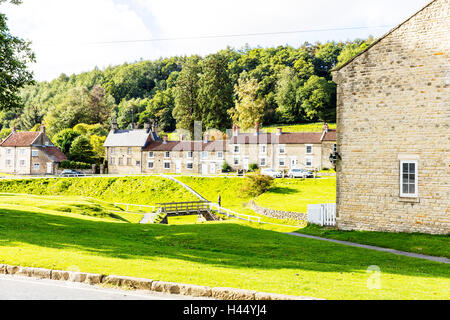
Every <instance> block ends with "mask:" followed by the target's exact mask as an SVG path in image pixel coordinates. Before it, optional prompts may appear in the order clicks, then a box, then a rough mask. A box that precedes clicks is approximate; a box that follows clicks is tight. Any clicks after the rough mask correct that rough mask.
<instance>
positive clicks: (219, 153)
mask: <svg viewBox="0 0 450 320" xmlns="http://www.w3.org/2000/svg"><path fill="white" fill-rule="evenodd" d="M217 158H219V159H223V152H222V151H217Z"/></svg>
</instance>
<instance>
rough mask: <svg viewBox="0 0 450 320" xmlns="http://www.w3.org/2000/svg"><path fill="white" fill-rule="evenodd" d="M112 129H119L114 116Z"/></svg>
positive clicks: (114, 130)
mask: <svg viewBox="0 0 450 320" xmlns="http://www.w3.org/2000/svg"><path fill="white" fill-rule="evenodd" d="M111 130H113V132H116V130H117V121H116V118H113V119H112V121H111Z"/></svg>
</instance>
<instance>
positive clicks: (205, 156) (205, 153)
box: [202, 151, 208, 159]
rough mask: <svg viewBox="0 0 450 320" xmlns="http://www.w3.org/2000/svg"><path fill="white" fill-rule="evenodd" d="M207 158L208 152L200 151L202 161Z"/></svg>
mask: <svg viewBox="0 0 450 320" xmlns="http://www.w3.org/2000/svg"><path fill="white" fill-rule="evenodd" d="M206 158H208V151H202V159H206Z"/></svg>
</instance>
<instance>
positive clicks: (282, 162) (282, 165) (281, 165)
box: [279, 158, 286, 167]
mask: <svg viewBox="0 0 450 320" xmlns="http://www.w3.org/2000/svg"><path fill="white" fill-rule="evenodd" d="M279 164H280V167H284V166H285V165H286V159H285V158H280V159H279Z"/></svg>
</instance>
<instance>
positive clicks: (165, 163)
mask: <svg viewBox="0 0 450 320" xmlns="http://www.w3.org/2000/svg"><path fill="white" fill-rule="evenodd" d="M164 169H170V162H168V161H166V162H164Z"/></svg>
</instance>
